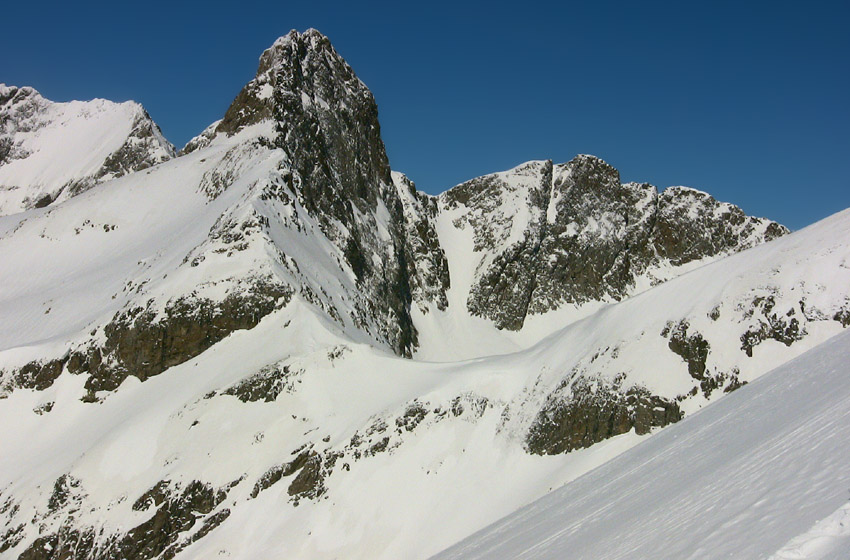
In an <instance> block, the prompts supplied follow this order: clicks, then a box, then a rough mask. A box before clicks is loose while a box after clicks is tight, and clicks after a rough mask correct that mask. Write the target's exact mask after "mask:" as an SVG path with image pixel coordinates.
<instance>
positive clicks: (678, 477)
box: [435, 332, 850, 560]
mask: <svg viewBox="0 0 850 560" xmlns="http://www.w3.org/2000/svg"><path fill="white" fill-rule="evenodd" d="M848 355H850V332H845V333H842V334H840V335H838V336H837V337H835V338H833V339H831V340H829V341H828V342H826V343H824V344H823V345H821V346H819V347H818V348H816V349H813V350H811V351H809V352H807V353H806V354H804V355H802V356H800V357H799V358H797V359H795V360H793V361H791V362H789V363H787V364H785V365H783V366H780V367H779V368H777V369H776V370H774V371H772V372H770V373H768V374H766V375H765V376H763V377H762V378H760V379H759V380H757V381H755V382H754V383H752V384H750V385H749V386H747V387H744V388H742V389H741V390H739V391H737V392H735V393H733V394H731V395H729V396H728V397H726V398H724V399H722V400H720V401H719V402H717V403H715V404H713V405H712V406H710V407H707V408H705V409H704V410H702V411H701V412H699V413H698V414H695V415H693V416H692V417H690V418H687V419H685V420H684V421H683V422H681V423H679V424H677V425H675V426H672V427H670V428H668V429H666V430H664V431H662V432H661V433H659V434H657V435H655V436H653V437H652V438H650V439H648V440H647V441H645V442H643V443H642V444H641V445H638V446H636V447H634V448H632V449H631V450H629V451H627V452H625V453H623V454H622V455H620V456H619V457H617V458H616V459H614V460H612V461H610V462H608V463H606V464H605V465H604V466H602V467H600V468H598V469H596V470H594V471H592V472H591V473H589V474H587V475H585V476H584V477H582V478H579V479H578V480H575V481H573V482H572V483H570V484H567V485H566V486H564V487H563V488H561V489H559V490H557V491H555V492H552V493H551V494H549V495H547V496H545V497H544V498H542V499H540V500H538V501H536V502H534V503H533V504H531V505H529V506H527V507H525V508H523V509H521V510H519V511H517V512H516V513H514V514H512V515H510V516H508V517H506V518H505V519H503V520H501V521H499V522H498V523H496V524H494V525H491V526H490V527H488V528H487V529H485V530H483V531H481V532H480V533H478V534H476V535H473V536H471V537H470V538H468V539H467V540H465V541H463V542H462V543H460V544H458V545H456V546H454V547H452V548H450V549H449V550H447V551H445V552H444V553H442V554H438V555H437V556H436V557H435V559H443V560H448V559H461V558H462V559H473V558H487V559H490V560H495V559H502V558H505V559H508V558H509V559H520V558H522V559H531V558H536V559H549V558H552V559H555V558H557V559H562V558H587V559H591V558H592V559H597V560H603V559H612V560H613V559H635V558H677V559H709V558H748V559H755V558H768V557H770V558H772V559H773V560H787V559H791V558H794V559H815V558H850V514H848V507H850V506H849V505H848V500H850V469H848V465H850V446H848V445H847V434H848V433H850V365H848V361H847V358H848ZM819 521H820V522H819Z"/></svg>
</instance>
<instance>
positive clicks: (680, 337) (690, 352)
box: [661, 321, 711, 379]
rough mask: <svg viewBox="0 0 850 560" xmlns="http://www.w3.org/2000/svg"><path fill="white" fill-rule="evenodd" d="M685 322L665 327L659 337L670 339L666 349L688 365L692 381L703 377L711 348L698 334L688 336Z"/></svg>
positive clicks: (687, 327)
mask: <svg viewBox="0 0 850 560" xmlns="http://www.w3.org/2000/svg"><path fill="white" fill-rule="evenodd" d="M689 328H690V325H688V323H687V321H681V322H680V323H679V324H677V325H672V324H670V325H667V327H665V328H664V330H663V331H661V336H663V337H665V338H666V337H668V336H669V337H670V342H669V343H668V347H669V348H670V350H671V351H672V352H673V353H674V354H678V355H679V356H681V357H682V359H683V360H685V362H687V364H688V373H690V374H691V377H693V378H694V379H703V378H704V377H705V362H706V360H707V359H708V352H709V350H710V349H711V346H710V345H709V344H708V341H707V340H705V339H704V338H703V337H702V335H701V334H700V333H693V334H691V335H688V329H689Z"/></svg>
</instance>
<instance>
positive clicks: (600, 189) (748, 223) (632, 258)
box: [441, 156, 788, 330]
mask: <svg viewBox="0 0 850 560" xmlns="http://www.w3.org/2000/svg"><path fill="white" fill-rule="evenodd" d="M518 182H521V183H523V185H524V186H522V187H517V186H516V185H517V183H518ZM523 189H524V190H525V194H524V196H520V197H519V198H517V197H518V195H517V191H521V190H523ZM512 191H513V192H512ZM441 199H442V202H443V204H444V205H445V206H446V207H447V208H449V209H452V208H456V207H457V206H458V205H463V206H465V207H466V208H467V214H466V215H465V216H464V217H463V218H461V219H460V222H466V223H467V224H469V225H470V226H471V227H472V228H473V232H474V239H475V250H476V251H483V252H485V253H489V254H490V255H492V260H491V261H490V262H489V265H488V266H487V267H486V269H485V270H483V271H482V272H481V273H480V274H479V275H478V276H477V278H476V281H475V283H474V284H473V286H472V288H471V290H470V295H469V299H468V301H467V306H468V308H469V310H470V312H471V313H473V314H475V315H479V316H482V317H486V318H489V319H491V320H493V321H494V322H495V323H496V326H498V327H499V328H504V329H511V330H518V329H520V328H521V327H522V326H523V324H524V322H525V318H526V317H527V316H528V315H529V314H531V313H545V312H546V311H549V310H552V309H556V308H558V307H560V306H561V305H563V304H565V303H572V304H582V303H585V302H588V301H600V300H606V299H611V300H620V299H622V298H624V297H627V296H628V295H629V294H630V293H631V292H630V291H631V290H632V289H633V288H634V286H635V281H636V279H637V278H638V277H640V276H641V275H645V274H651V273H652V271H653V270H654V269H655V268H657V267H658V266H660V265H662V264H664V263H669V264H670V265H672V266H680V265H683V264H686V263H688V262H691V261H693V260H698V259H702V258H706V257H714V256H721V255H726V254H729V253H732V252H736V251H740V250H743V249H746V248H749V247H751V246H753V245H756V244H758V243H762V242H765V241H769V240H771V239H773V238H775V237H778V236H780V235H784V234H785V233H787V232H788V230H787V229H786V228H784V227H782V226H780V225H779V224H776V223H775V222H769V221H767V220H762V219H758V218H752V217H749V216H746V215H745V214H744V213H743V212H742V211H741V210H740V209H739V208H737V207H735V206H732V205H730V204H724V203H720V202H717V201H716V200H715V199H713V198H711V197H710V196H708V195H706V194H705V193H701V192H699V191H695V190H693V189H688V188H684V187H674V188H670V189H667V190H665V191H664V192H663V193H661V194H659V193H658V192H657V190H656V189H655V187H653V186H652V185H648V184H638V183H627V184H621V183H620V178H619V173H618V172H617V170H616V169H614V168H613V167H611V166H610V165H608V164H607V163H605V162H604V161H602V160H600V159H598V158H595V157H593V156H578V157H576V158H575V159H573V160H572V161H570V162H569V163H566V164H560V165H554V166H553V165H552V163H551V162H550V161H546V162H531V163H528V164H524V165H523V166H520V167H518V168H517V169H515V170H512V171H510V172H506V173H502V174H495V175H488V176H485V177H479V178H477V179H473V180H472V181H469V182H467V183H464V184H462V185H459V186H457V187H455V188H453V189H451V190H450V191H448V192H446V193H444V194H443V195H441ZM516 200H520V202H515V201H516ZM511 204H526V205H527V209H528V216H529V217H528V218H527V221H526V222H525V223H519V222H517V223H515V221H516V220H519V218H517V217H515V216H513V215H508V214H506V213H505V212H504V210H503V207H504V206H510V205H511ZM460 222H458V223H456V225H462V224H461V223H460ZM517 227H520V228H522V231H523V234H522V236H521V237H520V238H518V239H516V240H515V241H513V242H508V241H509V240H510V237H509V235H508V232H511V231H512V229H515V228H517ZM514 237H515V238H516V236H515V233H514Z"/></svg>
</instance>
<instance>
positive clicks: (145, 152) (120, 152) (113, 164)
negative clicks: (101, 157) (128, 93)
mask: <svg viewBox="0 0 850 560" xmlns="http://www.w3.org/2000/svg"><path fill="white" fill-rule="evenodd" d="M162 146H165V147H166V154H161V153H159V151H160V148H161V147H162ZM175 155H176V153H175V151H174V147H173V146H172V145H171V144H168V143H167V142H165V141H164V139H163V137H162V132H161V131H160V129H159V126H157V124H156V123H155V122H153V119H151V117H150V115H148V113H147V111H145V110H144V109H143V110H142V111H141V113H140V114H139V115H137V116H136V119H135V120H134V121H133V131H132V132H131V133H130V136H128V137H127V140H126V141H125V142H124V144H123V145H122V146H121V147H120V148H118V149H117V150H115V151H114V152H112V153H111V154H110V155H109V157H107V158H106V161H104V162H103V167H101V168H100V169H99V170H98V172H97V174H96V175H95V177H94V180H95V182H99V181H103V180H105V179H114V178H116V177H122V176H124V175H127V174H128V173H133V172H134V171H141V170H142V169H147V168H148V167H151V166H153V165H156V164H158V163H162V162H163V161H166V160H167V159H170V158H172V157H174V156H175Z"/></svg>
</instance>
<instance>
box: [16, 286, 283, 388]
mask: <svg viewBox="0 0 850 560" xmlns="http://www.w3.org/2000/svg"><path fill="white" fill-rule="evenodd" d="M291 297H292V290H291V288H289V287H288V286H284V285H280V284H274V283H271V282H268V281H264V280H257V281H255V283H254V284H253V286H252V288H251V289H250V290H249V291H246V292H240V293H235V294H231V295H230V296H228V297H226V298H225V299H224V300H222V301H221V302H213V301H211V300H208V299H198V298H190V297H184V298H179V299H177V300H175V301H171V302H169V303H168V305H167V306H166V308H165V312H164V313H163V317H158V315H157V313H156V311H155V310H154V309H151V308H143V307H135V308H132V309H129V310H127V311H124V312H122V313H119V314H118V315H116V316H115V318H114V319H113V320H112V322H110V323H109V324H108V325H106V327H104V335H105V337H106V342H105V343H103V345H100V346H91V347H89V348H88V349H86V350H74V351H71V352H69V353H68V354H67V355H66V356H64V357H63V358H60V359H58V360H51V361H48V362H31V363H28V364H26V365H25V366H23V367H22V368H21V369H20V370H17V371H15V372H12V374H11V376H10V378H11V384H12V386H13V387H22V388H28V389H37V390H41V389H46V388H47V387H49V386H50V385H52V384H53V382H54V381H55V380H56V378H57V377H59V375H60V374H61V373H62V372H63V371H64V368H65V367H66V366H67V370H68V371H69V372H71V373H74V374H80V373H85V374H88V375H89V378H88V380H87V381H86V384H85V387H86V389H87V390H88V395H87V396H86V400H90V401H94V400H96V396H95V394H96V393H97V392H98V391H112V390H114V389H116V388H118V386H119V385H120V384H121V383H122V382H123V381H124V380H125V379H126V378H127V377H129V376H131V375H132V376H134V377H137V378H139V379H140V380H142V381H144V380H145V379H147V378H149V377H153V376H154V375H158V374H160V373H162V372H163V371H165V370H166V369H168V368H170V367H172V366H175V365H178V364H182V363H183V362H185V361H187V360H190V359H192V358H194V357H195V356H197V355H199V354H200V353H201V352H203V351H204V350H206V349H207V348H209V347H210V346H212V345H213V344H215V343H216V342H219V341H220V340H222V339H223V338H224V337H226V336H227V335H229V334H230V333H231V332H233V331H236V330H241V329H250V328H253V327H255V326H256V325H257V323H259V322H260V320H261V319H262V318H263V317H265V316H266V315H268V314H269V313H271V312H272V311H274V310H275V309H279V308H281V307H283V306H284V305H286V304H287V303H288V302H289V300H290V298H291ZM149 305H150V302H149Z"/></svg>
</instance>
